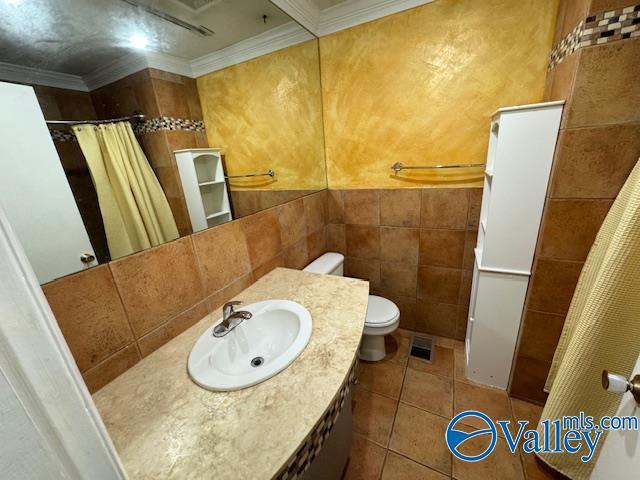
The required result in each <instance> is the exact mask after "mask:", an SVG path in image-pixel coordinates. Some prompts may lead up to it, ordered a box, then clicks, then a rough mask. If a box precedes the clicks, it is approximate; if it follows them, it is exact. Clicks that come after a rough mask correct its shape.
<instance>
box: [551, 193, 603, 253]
mask: <svg viewBox="0 0 640 480" xmlns="http://www.w3.org/2000/svg"><path fill="white" fill-rule="evenodd" d="M612 203H613V200H550V201H549V202H547V205H546V207H545V214H544V217H543V222H542V234H541V236H540V240H539V247H538V249H539V255H540V257H543V258H553V259H557V260H574V261H584V260H585V259H586V258H587V255H588V254H589V250H591V246H592V245H593V241H594V240H595V238H596V235H597V233H598V231H599V230H600V226H601V225H602V222H603V220H604V218H605V216H606V215H607V213H608V212H609V208H611V204H612Z"/></svg>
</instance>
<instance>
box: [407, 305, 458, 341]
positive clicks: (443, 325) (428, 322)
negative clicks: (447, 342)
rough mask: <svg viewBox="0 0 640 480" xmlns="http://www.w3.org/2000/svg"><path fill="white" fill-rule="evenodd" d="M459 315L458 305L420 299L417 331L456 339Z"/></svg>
mask: <svg viewBox="0 0 640 480" xmlns="http://www.w3.org/2000/svg"><path fill="white" fill-rule="evenodd" d="M457 314H458V307H457V305H451V304H449V303H441V302H435V301H428V300H421V299H418V303H417V314H416V330H417V331H419V332H425V333H431V334H433V335H440V336H443V337H449V338H455V336H456V321H457Z"/></svg>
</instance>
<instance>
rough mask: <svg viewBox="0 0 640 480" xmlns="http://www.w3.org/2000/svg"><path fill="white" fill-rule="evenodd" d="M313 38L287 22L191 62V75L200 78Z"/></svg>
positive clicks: (299, 27)
mask: <svg viewBox="0 0 640 480" xmlns="http://www.w3.org/2000/svg"><path fill="white" fill-rule="evenodd" d="M314 38H315V37H314V36H313V35H311V34H310V33H309V32H308V31H307V30H305V29H304V28H303V27H301V26H300V25H298V24H297V23H295V22H289V23H286V24H284V25H281V26H279V27H276V28H272V29H271V30H268V31H266V32H264V33H261V34H260V35H256V36H255V37H251V38H248V39H246V40H242V41H241V42H238V43H234V44H233V45H230V46H228V47H226V48H223V49H222V50H218V51H216V52H213V53H210V54H208V55H204V56H202V57H199V58H196V59H195V60H193V61H192V62H191V70H192V74H193V76H194V77H200V76H202V75H206V74H207V73H211V72H215V71H216V70H221V69H223V68H225V67H229V66H231V65H235V64H237V63H241V62H245V61H247V60H251V59H252V58H256V57H259V56H261V55H266V54H267V53H271V52H275V51H276V50H281V49H283V48H286V47H290V46H292V45H297V44H298V43H302V42H306V41H307V40H312V39H314Z"/></svg>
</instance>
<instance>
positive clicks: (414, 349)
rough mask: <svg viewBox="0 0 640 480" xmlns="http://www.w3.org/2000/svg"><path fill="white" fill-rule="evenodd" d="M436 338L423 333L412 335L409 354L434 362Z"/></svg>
mask: <svg viewBox="0 0 640 480" xmlns="http://www.w3.org/2000/svg"><path fill="white" fill-rule="evenodd" d="M434 343H435V342H434V340H433V338H431V337H425V336H423V335H413V336H412V337H411V350H410V352H409V355H410V356H412V357H413V358H417V359H419V360H422V361H424V362H429V363H431V362H433V355H434V348H433V345H434Z"/></svg>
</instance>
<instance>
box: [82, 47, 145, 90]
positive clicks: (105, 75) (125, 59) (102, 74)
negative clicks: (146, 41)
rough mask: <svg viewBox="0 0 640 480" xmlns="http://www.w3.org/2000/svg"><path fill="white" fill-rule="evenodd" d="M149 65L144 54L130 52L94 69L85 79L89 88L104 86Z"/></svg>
mask: <svg viewBox="0 0 640 480" xmlns="http://www.w3.org/2000/svg"><path fill="white" fill-rule="evenodd" d="M148 66H149V65H148V63H147V60H146V58H145V56H144V55H142V54H139V53H128V54H126V55H124V56H122V57H120V58H118V59H117V60H114V61H113V62H111V63H107V64H106V65H104V66H102V67H100V68H98V69H97V70H94V71H93V72H91V73H89V74H87V75H85V76H84V81H85V83H86V84H87V87H89V90H90V91H91V90H95V89H96V88H100V87H104V86H105V85H108V84H110V83H113V82H115V81H116V80H120V79H121V78H124V77H126V76H127V75H131V74H133V73H136V72H139V71H140V70H144V69H145V68H147V67H148Z"/></svg>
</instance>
